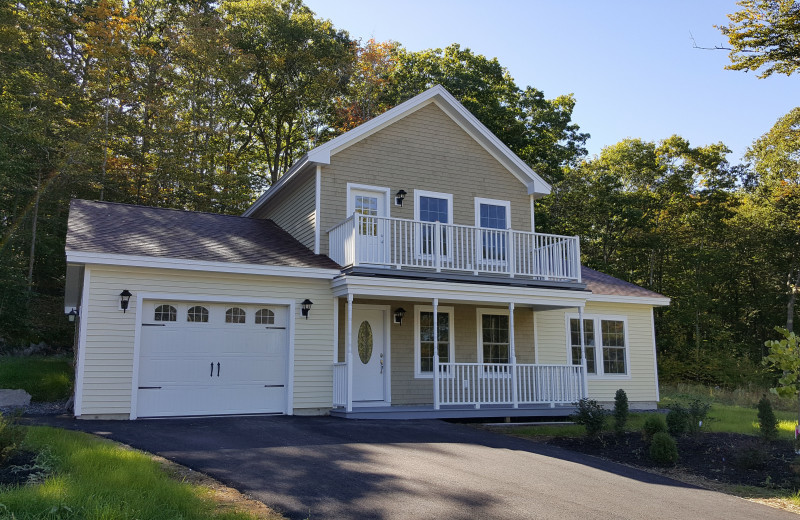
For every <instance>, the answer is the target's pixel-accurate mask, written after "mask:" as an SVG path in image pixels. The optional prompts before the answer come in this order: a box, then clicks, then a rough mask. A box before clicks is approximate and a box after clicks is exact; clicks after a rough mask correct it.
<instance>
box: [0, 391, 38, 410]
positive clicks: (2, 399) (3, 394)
mask: <svg viewBox="0 0 800 520" xmlns="http://www.w3.org/2000/svg"><path fill="white" fill-rule="evenodd" d="M29 404H31V394H29V393H28V392H26V391H25V390H10V389H5V388H0V408H5V407H7V406H9V407H10V406H28V405H29Z"/></svg>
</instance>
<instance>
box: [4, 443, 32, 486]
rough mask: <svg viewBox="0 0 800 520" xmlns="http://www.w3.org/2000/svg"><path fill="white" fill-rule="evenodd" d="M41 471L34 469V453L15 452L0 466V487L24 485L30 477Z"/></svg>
mask: <svg viewBox="0 0 800 520" xmlns="http://www.w3.org/2000/svg"><path fill="white" fill-rule="evenodd" d="M41 471H42V469H41V468H38V467H36V453H34V452H32V451H25V450H20V451H17V452H16V453H15V454H13V455H11V457H9V458H8V459H6V460H5V461H4V462H3V464H2V465H0V486H1V485H16V484H20V485H21V484H26V483H27V482H28V479H29V478H30V476H31V475H33V474H35V473H41Z"/></svg>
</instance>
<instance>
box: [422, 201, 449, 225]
mask: <svg viewBox="0 0 800 520" xmlns="http://www.w3.org/2000/svg"><path fill="white" fill-rule="evenodd" d="M419 219H420V220H421V221H423V222H441V223H443V224H447V223H449V222H450V220H449V219H448V209H447V199H438V198H435V197H425V196H421V197H420V198H419Z"/></svg>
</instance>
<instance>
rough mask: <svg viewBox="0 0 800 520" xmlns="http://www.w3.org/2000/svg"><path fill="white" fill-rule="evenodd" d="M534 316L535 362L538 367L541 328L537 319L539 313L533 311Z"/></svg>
mask: <svg viewBox="0 0 800 520" xmlns="http://www.w3.org/2000/svg"><path fill="white" fill-rule="evenodd" d="M531 314H533V362H534V363H536V364H537V365H538V364H539V327H538V324H537V322H538V320H537V318H536V314H537V312H536V311H535V310H532V311H531Z"/></svg>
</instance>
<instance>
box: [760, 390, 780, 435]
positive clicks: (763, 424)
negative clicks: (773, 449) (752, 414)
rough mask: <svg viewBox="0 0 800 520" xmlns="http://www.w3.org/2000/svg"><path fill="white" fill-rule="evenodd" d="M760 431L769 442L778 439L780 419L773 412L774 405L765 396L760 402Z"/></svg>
mask: <svg viewBox="0 0 800 520" xmlns="http://www.w3.org/2000/svg"><path fill="white" fill-rule="evenodd" d="M758 431H759V433H760V434H761V437H763V438H764V439H765V440H767V441H774V440H775V439H777V438H778V419H777V418H776V417H775V412H773V411H772V403H771V402H770V401H769V399H767V396H766V395H765V396H763V397H762V398H761V400H760V401H759V402H758Z"/></svg>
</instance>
